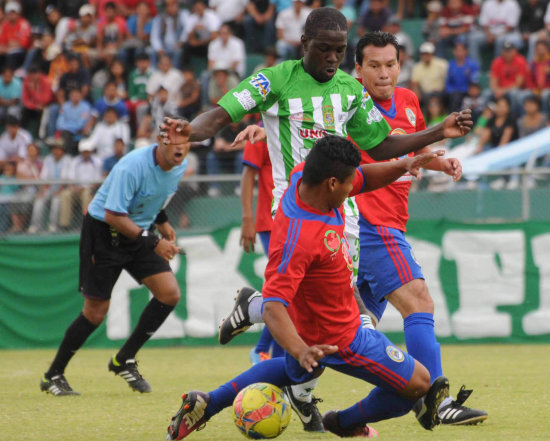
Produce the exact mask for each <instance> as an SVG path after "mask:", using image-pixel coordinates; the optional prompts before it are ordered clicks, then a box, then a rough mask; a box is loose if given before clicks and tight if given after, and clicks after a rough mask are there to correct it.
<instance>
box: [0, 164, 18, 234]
mask: <svg viewBox="0 0 550 441" xmlns="http://www.w3.org/2000/svg"><path fill="white" fill-rule="evenodd" d="M16 168H17V164H16V163H15V162H13V161H6V162H4V163H3V165H2V164H1V163H0V171H1V172H2V173H1V174H0V178H2V179H15V170H16ZM17 190H19V185H17V184H2V185H0V233H5V232H7V231H9V230H10V227H12V225H13V224H14V222H13V217H14V216H13V214H12V210H11V208H12V203H13V199H14V197H15V196H14V195H15V193H16V192H17ZM16 222H17V221H16Z"/></svg>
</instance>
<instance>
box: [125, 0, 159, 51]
mask: <svg viewBox="0 0 550 441" xmlns="http://www.w3.org/2000/svg"><path fill="white" fill-rule="evenodd" d="M126 27H127V29H128V35H129V36H130V37H131V38H129V39H127V40H126V41H125V43H124V47H125V49H131V50H134V51H135V50H138V49H139V50H144V49H145V48H146V47H148V46H149V40H150V38H151V29H152V28H153V18H152V16H151V4H150V2H149V1H145V0H140V2H139V3H138V4H137V6H136V10H135V12H134V13H133V14H132V15H130V16H129V17H128V20H126ZM132 59H133V58H132Z"/></svg>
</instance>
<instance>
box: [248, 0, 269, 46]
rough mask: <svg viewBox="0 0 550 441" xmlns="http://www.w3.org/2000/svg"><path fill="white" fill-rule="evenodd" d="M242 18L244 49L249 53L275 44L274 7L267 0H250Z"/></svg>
mask: <svg viewBox="0 0 550 441" xmlns="http://www.w3.org/2000/svg"><path fill="white" fill-rule="evenodd" d="M246 10H247V12H248V14H247V15H246V16H245V18H244V28H245V35H246V37H245V38H246V47H247V48H248V49H250V51H251V52H262V50H263V48H265V47H269V46H271V45H273V44H275V5H274V4H273V3H272V2H270V1H269V0H251V1H250V2H248V5H247V6H246Z"/></svg>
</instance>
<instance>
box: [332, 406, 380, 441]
mask: <svg viewBox="0 0 550 441" xmlns="http://www.w3.org/2000/svg"><path fill="white" fill-rule="evenodd" d="M323 426H324V427H325V430H328V431H329V432H332V433H334V434H335V435H338V436H339V437H340V438H353V437H357V436H360V437H363V438H377V437H378V432H377V431H376V430H374V429H373V428H372V427H370V426H368V425H366V424H365V425H359V426H356V427H352V428H349V429H344V428H343V427H342V426H340V422H339V421H338V412H336V411H334V410H329V411H328V412H327V413H325V415H324V416H323Z"/></svg>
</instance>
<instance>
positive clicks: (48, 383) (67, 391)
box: [40, 374, 80, 397]
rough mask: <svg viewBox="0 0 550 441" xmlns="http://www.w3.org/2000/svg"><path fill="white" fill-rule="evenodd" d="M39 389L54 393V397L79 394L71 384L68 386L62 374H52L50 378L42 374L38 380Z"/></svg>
mask: <svg viewBox="0 0 550 441" xmlns="http://www.w3.org/2000/svg"><path fill="white" fill-rule="evenodd" d="M40 390H41V391H43V392H46V393H49V394H52V395H55V396H56V397H62V396H67V395H80V394H79V393H78V392H75V391H74V390H73V389H72V387H71V386H69V383H68V381H67V379H66V378H65V375H63V374H59V375H54V376H53V377H51V378H48V377H47V376H46V375H44V377H43V378H42V379H41V380H40Z"/></svg>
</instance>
